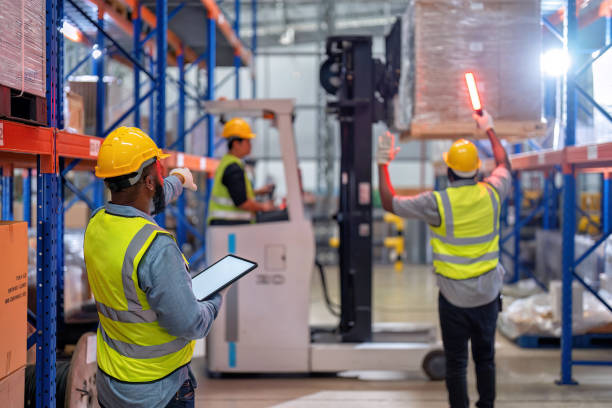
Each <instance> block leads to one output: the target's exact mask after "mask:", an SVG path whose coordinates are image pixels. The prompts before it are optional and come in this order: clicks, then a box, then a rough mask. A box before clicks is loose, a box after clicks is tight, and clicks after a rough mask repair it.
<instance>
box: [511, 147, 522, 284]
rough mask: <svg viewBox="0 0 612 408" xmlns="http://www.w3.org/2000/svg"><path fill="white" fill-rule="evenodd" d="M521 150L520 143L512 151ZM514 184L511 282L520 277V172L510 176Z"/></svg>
mask: <svg viewBox="0 0 612 408" xmlns="http://www.w3.org/2000/svg"><path fill="white" fill-rule="evenodd" d="M520 152H521V145H520V144H517V145H515V146H514V153H520ZM512 183H513V185H514V228H513V229H514V251H513V254H514V256H513V261H512V263H513V269H514V270H513V274H512V279H511V281H510V282H511V283H515V282H517V281H518V280H519V279H520V278H521V228H520V222H521V204H522V202H523V194H522V191H521V172H520V171H516V172H515V173H514V177H513V178H512Z"/></svg>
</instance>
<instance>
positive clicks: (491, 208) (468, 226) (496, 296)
mask: <svg viewBox="0 0 612 408" xmlns="http://www.w3.org/2000/svg"><path fill="white" fill-rule="evenodd" d="M474 119H475V120H476V122H477V124H478V126H479V127H480V128H481V129H484V130H486V133H487V135H488V137H489V140H490V141H491V145H492V148H493V155H494V157H495V162H496V164H497V167H496V168H495V170H494V171H493V173H492V174H491V176H489V177H487V178H486V179H484V182H478V181H477V175H478V169H479V168H480V164H481V163H480V159H479V158H478V151H477V149H476V146H474V144H473V143H471V142H469V141H467V140H464V139H461V140H458V141H456V142H455V143H453V145H452V146H451V148H450V150H449V151H448V153H445V154H444V156H443V158H444V162H445V163H446V165H447V166H448V180H449V182H450V184H449V187H448V188H447V189H446V190H444V191H433V192H426V193H422V194H419V195H416V196H411V197H402V196H398V195H396V194H395V191H394V189H393V185H392V184H391V181H390V177H389V169H388V164H389V162H391V161H392V160H393V158H394V157H395V155H396V154H397V152H398V150H399V148H397V147H395V142H394V137H393V135H392V134H390V133H387V134H385V135H383V136H381V137H380V138H379V143H378V152H377V161H378V171H379V188H380V195H381V200H382V205H383V207H384V209H385V210H387V211H390V212H392V213H394V214H397V215H399V216H401V217H406V218H416V219H420V220H423V221H425V222H426V223H427V224H429V228H430V232H431V245H432V247H433V265H434V271H435V273H436V279H437V284H438V287H439V289H440V294H439V299H438V312H439V315H440V327H441V329H442V342H443V344H444V351H445V354H446V387H447V390H448V398H449V403H450V405H451V407H452V408H456V407H461V408H464V407H465V408H467V407H468V406H469V399H468V393H467V382H466V368H467V363H468V340H471V344H472V356H473V359H474V363H475V366H476V382H477V386H478V387H477V388H478V393H479V396H480V399H479V400H478V402H477V403H476V406H477V407H493V404H494V401H495V330H496V323H497V315H498V312H499V308H500V307H501V299H500V291H501V288H502V284H503V274H504V270H503V267H502V266H501V265H500V264H499V222H500V209H501V204H502V202H503V201H504V199H505V198H506V197H507V196H508V194H509V192H510V188H511V180H512V176H511V174H510V171H511V168H510V161H509V160H508V155H507V154H506V151H505V150H504V148H503V146H502V145H501V143H500V142H499V139H498V138H497V136H496V135H495V131H494V130H493V120H492V119H491V116H490V115H489V114H488V113H486V112H483V115H482V116H480V115H478V114H474Z"/></svg>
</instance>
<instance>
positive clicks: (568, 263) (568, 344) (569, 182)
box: [559, 0, 612, 385]
mask: <svg viewBox="0 0 612 408" xmlns="http://www.w3.org/2000/svg"><path fill="white" fill-rule="evenodd" d="M576 11H577V9H576V0H567V7H566V12H565V20H564V24H563V26H564V29H563V46H564V49H565V50H566V51H567V53H568V55H569V56H570V60H571V61H578V60H579V58H578V57H579V43H578V35H579V27H578V18H577V13H576ZM609 24H610V20H609V17H608V20H607V25H608V26H609ZM606 44H607V45H605V46H604V48H603V49H602V50H600V52H599V55H601V54H603V53H604V52H606V51H608V50H609V48H610V32H609V30H608V33H607V38H606ZM599 55H598V56H599ZM598 56H596V57H595V58H593V57H591V58H589V60H588V61H587V62H586V63H585V64H584V65H583V66H582V67H577V66H576V64H574V65H573V66H571V67H570V69H569V72H568V73H567V74H566V76H565V78H564V89H565V99H564V100H565V105H566V115H565V146H566V148H570V147H571V146H574V145H575V143H576V125H577V116H578V112H577V110H578V109H577V107H578V95H579V94H580V95H582V96H583V97H584V99H586V100H587V101H588V102H590V103H591V104H592V106H593V107H595V108H596V109H597V110H599V111H600V112H601V113H602V114H604V115H605V116H606V117H607V118H608V119H610V120H612V117H611V116H610V114H609V113H607V112H606V111H605V109H603V108H602V107H601V106H600V105H599V104H598V103H597V102H596V101H595V100H593V98H591V97H590V96H589V95H588V94H587V93H586V92H585V91H584V90H583V89H582V88H581V87H580V86H579V85H578V83H577V81H578V79H579V76H580V75H581V74H582V73H583V72H584V71H585V70H586V69H587V67H589V66H591V64H592V63H593V62H594V61H595V60H596V59H597V58H598ZM575 170H576V169H575V168H574V166H572V165H571V164H566V165H564V166H563V169H562V173H563V221H562V224H563V227H562V234H563V235H562V236H563V244H562V251H563V253H562V281H563V283H562V316H563V317H562V334H561V378H560V380H559V384H561V385H571V384H576V382H575V381H574V380H573V378H572V368H573V366H576V365H612V361H578V360H574V359H573V357H572V283H573V281H574V279H577V280H578V281H579V282H580V283H581V284H582V285H583V286H584V287H585V288H586V289H587V290H588V291H590V292H591V293H593V294H595V295H596V296H597V297H598V298H599V300H600V301H602V302H603V303H604V305H605V306H607V308H608V309H609V310H611V311H612V309H611V308H610V305H608V304H607V303H606V302H605V301H604V300H603V299H602V298H601V297H599V295H597V292H595V291H594V290H593V289H592V288H591V287H590V286H589V285H587V284H586V282H584V281H583V280H582V279H581V278H580V277H579V276H578V275H577V274H576V272H575V268H576V267H577V266H578V265H579V264H580V262H582V261H583V260H584V259H585V258H586V257H587V256H588V255H589V254H590V253H591V252H592V251H594V250H595V249H596V248H597V247H598V246H599V245H600V244H601V243H603V242H604V241H605V239H606V238H607V237H608V235H609V234H610V232H609V230H605V231H604V232H603V237H602V238H601V239H600V240H598V241H597V242H596V243H595V245H594V246H593V247H592V248H591V249H589V250H587V251H586V252H585V253H584V254H581V256H580V257H579V258H578V259H576V258H575V256H576V254H575V246H574V237H575V235H576V178H575ZM605 184H608V189H607V190H608V192H609V181H608V182H604V185H605ZM605 190H606V188H604V192H605ZM607 200H609V197H608V198H607ZM602 210H603V217H602V219H604V220H606V221H605V224H606V225H607V226H609V225H610V215H611V214H610V208H609V207H604V208H603V209H602Z"/></svg>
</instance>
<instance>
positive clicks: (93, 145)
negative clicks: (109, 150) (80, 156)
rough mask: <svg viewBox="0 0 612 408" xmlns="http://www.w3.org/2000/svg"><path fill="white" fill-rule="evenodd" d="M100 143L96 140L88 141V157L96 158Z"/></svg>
mask: <svg viewBox="0 0 612 408" xmlns="http://www.w3.org/2000/svg"><path fill="white" fill-rule="evenodd" d="M100 144H101V143H100V141H99V140H97V139H89V155H90V156H94V157H98V153H99V152H100Z"/></svg>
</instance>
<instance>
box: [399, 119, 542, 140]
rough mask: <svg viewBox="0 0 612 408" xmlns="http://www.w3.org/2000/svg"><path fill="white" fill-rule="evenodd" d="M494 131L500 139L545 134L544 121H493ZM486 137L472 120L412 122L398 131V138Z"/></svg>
mask: <svg viewBox="0 0 612 408" xmlns="http://www.w3.org/2000/svg"><path fill="white" fill-rule="evenodd" d="M495 133H497V136H499V137H500V138H502V139H508V140H511V141H512V140H517V141H518V140H524V139H531V138H534V137H540V136H544V135H545V134H546V123H543V122H529V121H525V122H511V121H502V120H500V121H495ZM459 138H469V139H486V138H487V135H486V133H485V132H483V131H482V130H479V129H477V128H476V123H475V122H474V121H469V122H444V123H412V125H411V126H410V130H409V131H405V132H402V133H400V140H402V141H410V140H432V139H433V140H436V139H437V140H445V139H459Z"/></svg>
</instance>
